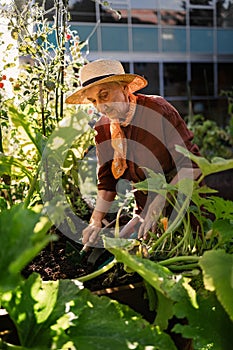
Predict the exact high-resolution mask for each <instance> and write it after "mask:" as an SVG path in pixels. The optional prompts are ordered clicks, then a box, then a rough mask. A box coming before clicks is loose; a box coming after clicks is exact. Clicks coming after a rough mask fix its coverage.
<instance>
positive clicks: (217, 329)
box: [173, 290, 233, 350]
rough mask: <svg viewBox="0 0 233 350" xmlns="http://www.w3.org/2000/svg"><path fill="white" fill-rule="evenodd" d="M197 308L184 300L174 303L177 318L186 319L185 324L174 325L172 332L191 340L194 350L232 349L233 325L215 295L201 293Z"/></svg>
mask: <svg viewBox="0 0 233 350" xmlns="http://www.w3.org/2000/svg"><path fill="white" fill-rule="evenodd" d="M197 304H198V307H197V308H192V307H191V306H190V304H189V303H187V302H186V300H185V299H182V298H181V299H180V301H179V302H178V303H176V305H175V307H174V310H175V314H176V316H177V317H178V318H182V317H184V316H185V317H186V320H187V324H186V325H181V324H176V325H175V327H174V328H173V330H174V331H175V332H176V333H181V334H182V336H183V337H185V338H191V339H193V346H194V350H200V349H202V350H225V349H226V350H228V349H231V348H232V334H233V323H232V322H231V321H230V319H229V317H228V315H227V313H226V312H225V311H224V309H223V307H222V306H221V304H220V303H219V302H218V300H217V298H216V296H215V293H211V292H207V291H203V290H202V292H200V293H199V294H198V296H197Z"/></svg>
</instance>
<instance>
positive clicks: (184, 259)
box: [158, 255, 200, 266]
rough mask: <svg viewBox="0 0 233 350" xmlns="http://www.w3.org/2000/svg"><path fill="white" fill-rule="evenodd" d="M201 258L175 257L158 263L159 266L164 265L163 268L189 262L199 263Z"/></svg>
mask: <svg viewBox="0 0 233 350" xmlns="http://www.w3.org/2000/svg"><path fill="white" fill-rule="evenodd" d="M199 260H200V257H199V256H188V255H186V256H175V257H173V258H169V259H166V260H162V261H158V264H160V265H162V266H167V265H170V264H176V263H179V262H188V261H197V262H198V261H199Z"/></svg>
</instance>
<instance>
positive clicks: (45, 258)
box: [22, 231, 141, 291]
mask: <svg viewBox="0 0 233 350" xmlns="http://www.w3.org/2000/svg"><path fill="white" fill-rule="evenodd" d="M56 235H57V236H58V240H57V241H55V242H52V243H50V244H49V245H48V246H47V247H46V248H45V249H43V250H42V251H41V252H40V254H39V255H38V256H37V257H36V258H34V259H33V260H32V261H31V263H30V264H29V265H28V266H26V267H25V269H24V270H23V272H22V273H23V276H24V277H25V278H27V277H28V276H29V275H30V274H31V273H32V272H37V273H39V274H40V275H41V278H42V279H43V280H44V281H48V280H53V281H55V280H59V279H75V278H77V279H78V277H81V276H85V275H87V274H89V273H91V272H93V271H95V270H97V269H98V268H100V267H101V266H103V265H104V264H106V263H107V262H108V261H110V260H111V259H112V258H113V256H112V255H111V253H109V252H108V251H107V250H103V251H102V254H101V255H100V257H99V258H98V259H97V260H96V262H95V263H90V262H89V261H88V257H89V256H90V254H91V253H92V252H93V250H92V249H91V250H90V251H89V252H88V253H87V254H86V255H85V257H84V258H83V259H82V260H81V261H79V260H80V259H79V251H80V250H81V249H82V245H80V244H77V243H75V242H74V241H72V240H71V239H69V238H68V237H66V236H65V235H63V234H62V233H60V232H59V231H58V232H56ZM138 281H141V278H140V276H138V275H137V274H135V273H134V274H128V273H126V272H125V270H124V269H123V265H122V264H117V265H116V266H114V267H113V268H112V269H111V270H109V271H108V272H106V273H104V274H102V275H101V276H99V277H97V278H95V279H91V280H90V281H87V282H85V283H84V286H85V287H86V288H88V289H90V290H91V291H96V290H101V289H104V288H107V287H115V286H120V285H124V284H128V283H134V282H138Z"/></svg>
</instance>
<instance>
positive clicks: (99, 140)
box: [95, 94, 199, 213]
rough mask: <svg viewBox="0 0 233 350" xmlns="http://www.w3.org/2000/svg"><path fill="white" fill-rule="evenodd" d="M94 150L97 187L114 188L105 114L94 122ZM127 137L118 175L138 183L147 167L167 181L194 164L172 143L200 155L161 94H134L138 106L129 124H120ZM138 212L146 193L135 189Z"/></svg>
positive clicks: (181, 122) (108, 124)
mask: <svg viewBox="0 0 233 350" xmlns="http://www.w3.org/2000/svg"><path fill="white" fill-rule="evenodd" d="M95 130H96V131H97V134H96V138H95V141H96V150H97V160H98V189H99V190H107V191H114V192H115V191H116V185H117V182H118V180H116V179H115V178H114V177H113V175H112V172H111V163H112V159H113V154H114V151H113V148H112V146H111V135H110V122H109V119H108V118H107V117H105V116H103V117H101V118H100V119H99V120H98V121H97V123H96V125H95ZM122 130H123V132H124V134H125V138H126V139H127V165H128V168H127V169H126V170H125V172H124V174H123V175H122V177H121V178H124V179H127V180H129V181H132V182H133V183H137V182H139V181H142V180H144V179H145V178H146V174H147V171H146V170H145V168H149V169H151V170H153V171H154V172H156V173H158V172H159V173H162V174H164V175H165V176H166V178H167V180H168V181H170V180H171V179H172V177H173V176H174V175H175V174H176V173H177V172H178V171H179V170H180V169H181V168H190V167H192V166H194V165H193V164H192V162H191V161H190V160H189V159H188V158H187V157H184V156H183V155H182V154H181V153H180V152H177V151H176V149H175V145H180V146H182V147H185V148H187V149H188V150H189V151H190V152H192V153H194V154H196V155H199V150H198V147H197V145H195V144H193V143H192V139H193V133H192V132H191V131H190V130H189V129H188V128H187V126H186V123H185V122H184V120H183V119H182V118H181V116H180V115H179V113H178V112H177V110H176V109H175V108H174V107H173V106H172V105H171V104H170V103H169V102H167V101H166V100H165V99H164V98H163V97H161V96H148V95H142V94H138V95H137V108H136V112H135V114H134V117H133V119H132V121H131V123H130V124H129V125H128V126H126V127H122ZM135 199H136V203H137V207H138V211H137V212H138V213H139V212H140V211H142V209H143V208H144V207H145V204H146V203H147V204H148V200H147V199H148V193H144V192H141V191H136V192H135Z"/></svg>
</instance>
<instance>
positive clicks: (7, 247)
mask: <svg viewBox="0 0 233 350" xmlns="http://www.w3.org/2000/svg"><path fill="white" fill-rule="evenodd" d="M37 209H39V208H37ZM40 210H41V208H40ZM50 227H51V222H50V221H49V220H48V219H47V218H46V217H45V216H43V215H42V214H41V213H40V212H36V211H33V210H31V209H25V208H24V207H23V206H22V204H20V205H14V206H13V207H12V208H11V209H9V210H4V211H3V212H2V213H1V214H0V240H1V251H0V270H1V275H0V292H3V291H6V290H11V289H13V288H15V287H16V286H17V284H18V283H19V281H20V280H21V276H20V271H22V269H23V268H24V267H25V266H26V265H27V264H28V263H29V262H30V261H31V260H32V259H33V258H34V257H35V256H36V255H37V254H38V253H39V252H40V251H41V250H42V249H43V248H44V247H45V246H46V245H47V244H48V242H49V241H50V240H52V239H54V237H53V236H51V235H47V232H48V229H49V228H50Z"/></svg>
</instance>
